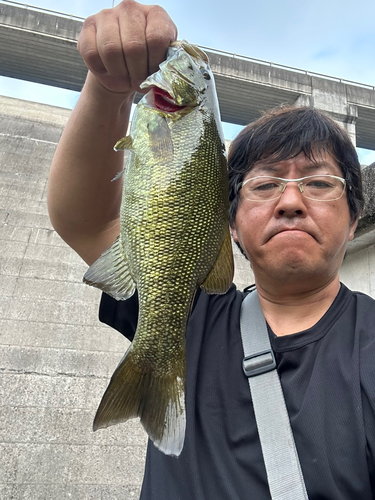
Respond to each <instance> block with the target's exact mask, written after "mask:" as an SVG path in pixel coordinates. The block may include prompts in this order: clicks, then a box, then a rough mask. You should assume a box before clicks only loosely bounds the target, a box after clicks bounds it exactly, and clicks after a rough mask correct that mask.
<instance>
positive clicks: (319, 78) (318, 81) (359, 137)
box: [0, 2, 375, 150]
mask: <svg viewBox="0 0 375 500" xmlns="http://www.w3.org/2000/svg"><path fill="white" fill-rule="evenodd" d="M82 23H83V19H80V18H73V17H72V16H68V15H64V14H58V13H54V12H52V11H42V10H38V9H34V8H32V7H28V8H26V7H25V6H21V4H16V3H12V2H9V3H0V44H1V47H2V49H3V50H2V51H1V52H0V74H1V75H4V76H8V77H12V78H19V79H23V80H28V81H32V82H37V83H43V84H46V85H52V86H56V87H62V88H65V89H71V90H76V91H80V90H81V88H82V85H83V82H84V79H85V76H86V72H87V70H86V67H85V65H84V63H83V62H82V60H81V57H80V55H79V53H78V52H77V50H76V41H77V38H78V35H79V32H80V30H81V27H82ZM206 51H207V53H208V55H209V57H210V61H211V67H212V69H213V72H214V74H215V78H216V85H217V90H218V96H219V102H220V109H221V115H222V120H223V121H225V122H229V123H236V124H240V125H245V124H247V123H248V122H250V121H252V120H254V119H255V118H256V117H258V116H259V114H260V113H261V112H262V111H264V110H266V109H269V108H271V107H273V106H277V105H278V104H281V103H294V102H296V101H297V102H298V103H300V104H312V105H314V106H315V107H317V108H319V109H323V110H325V111H328V112H329V113H330V114H331V115H332V116H333V117H334V118H335V119H337V120H338V121H339V122H341V123H342V124H344V126H346V128H347V129H348V131H349V132H350V133H351V134H352V137H353V140H354V141H355V142H356V145H357V146H358V147H361V148H366V149H372V150H375V87H374V86H371V85H365V84H358V83H354V82H348V81H343V80H340V79H338V78H331V77H327V76H323V75H318V74H314V73H310V72H307V71H303V70H298V69H295V68H287V67H284V66H280V65H275V64H272V63H267V62H264V61H257V60H254V59H250V58H246V57H242V56H238V55H235V54H228V53H224V52H219V51H215V50H213V49H206Z"/></svg>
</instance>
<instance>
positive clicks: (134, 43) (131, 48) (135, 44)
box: [123, 39, 145, 57]
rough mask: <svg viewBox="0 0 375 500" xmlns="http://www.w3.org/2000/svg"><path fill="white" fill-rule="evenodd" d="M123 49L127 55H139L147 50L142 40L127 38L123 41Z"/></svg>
mask: <svg viewBox="0 0 375 500" xmlns="http://www.w3.org/2000/svg"><path fill="white" fill-rule="evenodd" d="M123 50H124V53H125V55H126V57H137V56H139V55H140V54H141V53H142V52H143V51H144V50H145V45H144V43H143V42H142V41H141V40H137V39H133V40H126V41H125V42H124V43H123Z"/></svg>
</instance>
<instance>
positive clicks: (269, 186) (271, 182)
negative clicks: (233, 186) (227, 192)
mask: <svg viewBox="0 0 375 500" xmlns="http://www.w3.org/2000/svg"><path fill="white" fill-rule="evenodd" d="M242 190H243V195H244V196H245V198H246V199H247V200H250V201H268V200H274V199H276V198H279V197H280V195H281V191H282V181H281V180H280V179H278V178H277V177H267V176H260V177H254V178H253V179H248V180H247V181H245V182H244V183H243V185H242Z"/></svg>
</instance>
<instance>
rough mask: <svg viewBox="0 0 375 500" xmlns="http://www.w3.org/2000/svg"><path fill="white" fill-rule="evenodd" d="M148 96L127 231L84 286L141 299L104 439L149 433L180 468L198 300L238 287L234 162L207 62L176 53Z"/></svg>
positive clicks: (130, 172)
mask: <svg viewBox="0 0 375 500" xmlns="http://www.w3.org/2000/svg"><path fill="white" fill-rule="evenodd" d="M141 87H142V88H148V87H151V90H150V91H149V92H148V93H147V94H146V95H145V96H144V97H143V98H142V100H141V101H140V102H139V103H138V105H137V108H136V111H135V113H134V117H133V122H132V127H131V131H130V135H129V136H127V137H125V138H123V139H121V140H120V141H119V142H118V143H117V144H116V145H115V149H116V150H121V149H129V150H130V151H131V155H130V162H129V164H128V166H127V167H126V168H125V169H124V171H123V172H122V175H123V180H124V187H123V198H122V204H121V214H120V219H121V231H120V235H119V236H118V238H117V239H116V241H115V242H114V243H113V245H112V246H111V247H110V248H109V249H108V250H106V251H105V252H104V253H103V254H102V255H101V257H99V259H98V260H97V261H96V262H95V263H94V264H93V265H92V266H91V267H90V268H89V270H88V271H87V273H86V274H85V276H84V281H85V282H86V283H88V284H90V285H93V286H96V287H98V288H100V289H101V290H103V291H104V292H106V293H107V294H109V295H111V296H112V297H114V298H115V299H117V300H126V299H128V298H129V297H130V296H131V295H132V294H133V293H134V292H135V290H136V289H137V291H138V296H139V316H138V325H137V330H136V333H135V336H134V340H133V342H132V344H131V345H130V347H129V349H128V350H127V352H126V353H125V356H124V357H123V359H122V360H121V362H120V364H119V366H118V367H117V369H116V370H115V372H114V374H113V376H112V379H111V381H110V384H109V386H108V388H107V390H106V392H105V394H104V396H103V399H102V401H101V403H100V406H99V408H98V411H97V413H96V416H95V420H94V430H96V429H99V428H103V427H108V426H110V425H113V424H117V423H120V422H124V421H126V420H128V419H129V418H132V417H137V416H139V417H140V421H141V423H142V425H143V427H144V428H145V430H146V432H147V433H148V435H149V437H150V438H151V440H152V441H153V442H154V444H155V445H156V446H157V447H158V448H159V449H160V450H161V451H162V452H164V453H166V454H170V455H175V456H178V455H179V454H180V452H181V450H182V447H183V443H184V437H185V424H186V418H185V378H186V377H185V372H186V366H185V333H186V325H187V321H188V318H189V314H190V309H191V305H192V301H193V298H194V295H195V292H196V290H197V288H198V287H201V288H202V289H203V290H204V291H205V292H207V293H210V294H213V293H225V292H226V291H227V289H228V288H229V286H230V285H231V282H232V279H233V256H232V247H231V240H230V233H229V226H228V218H227V212H228V186H227V168H226V155H225V146H224V140H223V134H222V130H221V123H220V118H219V109H218V102H217V96H216V91H215V84H214V78H213V75H212V72H211V70H210V68H209V66H208V58H207V55H206V54H205V53H204V52H202V50H200V49H199V48H198V47H196V46H194V45H190V44H188V43H187V42H185V41H182V42H175V43H173V44H172V45H171V46H170V48H169V50H168V53H167V59H166V61H164V62H163V63H162V64H161V65H160V69H159V71H157V72H156V73H154V74H153V75H151V76H150V77H149V78H148V79H147V80H146V81H145V82H143V84H142V85H141Z"/></svg>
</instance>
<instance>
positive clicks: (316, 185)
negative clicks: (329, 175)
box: [306, 181, 333, 189]
mask: <svg viewBox="0 0 375 500" xmlns="http://www.w3.org/2000/svg"><path fill="white" fill-rule="evenodd" d="M306 187H308V188H312V189H332V187H333V186H332V184H330V183H329V182H327V181H310V182H308V183H307V184H306Z"/></svg>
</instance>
